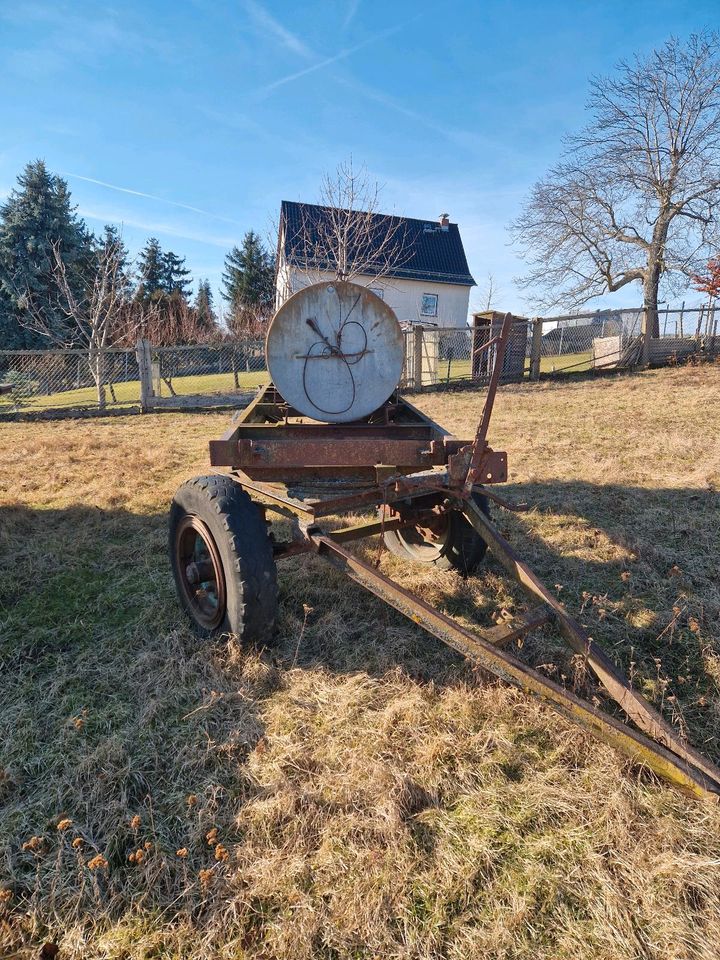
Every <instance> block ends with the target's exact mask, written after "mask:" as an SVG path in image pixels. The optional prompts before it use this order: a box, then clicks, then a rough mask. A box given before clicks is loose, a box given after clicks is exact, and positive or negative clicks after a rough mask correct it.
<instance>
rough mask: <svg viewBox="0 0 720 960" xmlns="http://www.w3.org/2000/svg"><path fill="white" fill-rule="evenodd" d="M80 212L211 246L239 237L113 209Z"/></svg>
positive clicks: (229, 243) (227, 243)
mask: <svg viewBox="0 0 720 960" xmlns="http://www.w3.org/2000/svg"><path fill="white" fill-rule="evenodd" d="M78 213H79V214H80V216H81V217H84V218H85V219H86V220H96V221H97V222H98V223H116V224H118V225H119V226H124V227H135V228H136V229H137V230H144V231H145V232H146V233H147V234H149V235H151V236H155V235H160V236H167V237H179V238H180V239H181V240H191V241H193V242H195V243H204V244H207V245H208V246H210V247H223V248H225V249H228V248H229V247H232V246H234V245H235V244H236V243H237V241H238V238H237V237H222V236H215V235H213V234H208V233H202V232H200V231H197V230H188V229H187V228H185V227H178V226H175V225H174V224H172V223H163V222H158V221H155V220H138V219H135V218H134V217H126V216H125V214H118V213H115V212H113V211H105V210H95V209H93V208H90V207H83V206H81V207H80V208H79V209H78Z"/></svg>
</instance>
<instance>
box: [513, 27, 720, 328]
mask: <svg viewBox="0 0 720 960" xmlns="http://www.w3.org/2000/svg"><path fill="white" fill-rule="evenodd" d="M590 90H591V93H590V100H589V104H588V108H589V110H590V111H591V114H592V119H591V121H590V123H589V124H588V126H587V127H586V128H585V129H584V130H583V131H581V132H580V133H579V134H576V135H574V136H572V137H570V138H568V140H567V150H566V153H565V156H564V158H563V160H562V161H561V162H560V163H558V164H557V165H556V166H555V167H554V168H553V169H551V170H550V172H549V173H548V175H547V176H546V177H545V178H544V179H543V180H541V181H539V182H538V183H537V184H536V185H535V186H534V188H533V190H532V192H531V195H530V198H529V201H528V203H527V205H526V208H525V210H524V212H523V213H522V215H521V216H520V217H519V218H518V220H517V221H516V222H515V223H514V224H513V232H514V235H515V238H516V241H517V242H518V243H519V245H520V246H521V248H522V249H523V250H524V252H525V254H526V256H527V258H528V261H529V264H530V270H529V271H528V273H527V275H526V276H524V277H522V278H520V281H519V282H520V283H521V285H522V286H524V287H526V288H533V289H538V290H540V291H542V296H541V302H542V305H543V306H548V307H554V306H563V307H567V308H570V309H573V308H577V307H579V306H581V305H582V304H584V303H586V302H587V301H588V300H591V299H592V298H593V297H596V296H599V295H601V294H603V293H607V292H613V291H616V290H619V289H621V288H622V287H623V286H626V285H627V284H629V283H633V282H635V281H638V282H640V283H641V284H642V286H643V298H644V305H645V307H646V308H647V310H648V316H649V318H650V322H651V324H652V326H655V327H656V325H657V302H658V294H659V288H660V283H661V282H663V283H665V284H672V283H673V282H674V281H673V274H675V276H676V277H677V276H679V275H681V274H682V275H685V276H692V275H693V273H695V274H696V273H697V272H698V270H699V268H700V266H701V265H702V264H703V263H704V262H705V261H706V260H707V257H708V255H709V253H711V252H713V251H714V250H715V249H717V245H718V243H719V242H720V220H719V217H718V214H719V212H720V43H719V40H718V36H717V35H716V34H709V33H706V34H701V35H695V36H692V37H690V39H689V40H688V42H687V43H685V44H682V43H681V42H680V41H678V40H676V39H671V40H669V41H668V42H667V43H666V44H665V45H664V46H663V47H662V48H661V49H660V50H656V51H654V52H653V53H651V54H650V56H649V57H647V58H646V59H639V58H636V59H635V60H633V61H632V62H630V63H628V62H623V63H621V64H620V65H619V67H618V70H617V72H616V74H615V75H613V76H612V77H601V78H597V79H594V80H593V81H592V82H591V85H590Z"/></svg>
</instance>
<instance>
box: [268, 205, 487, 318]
mask: <svg viewBox="0 0 720 960" xmlns="http://www.w3.org/2000/svg"><path fill="white" fill-rule="evenodd" d="M330 211H331V208H329V207H321V206H317V205H315V204H311V203H294V202H292V201H290V200H283V202H282V205H281V207H280V226H279V236H278V253H277V278H276V287H275V298H276V305H277V306H280V305H281V304H282V303H284V302H285V300H287V298H288V297H289V296H291V295H292V294H293V293H296V292H297V291H298V290H300V289H301V288H302V287H305V286H308V285H309V284H311V283H317V282H318V281H321V280H332V279H334V278H335V272H334V269H332V265H330V264H328V263H323V262H319V258H318V257H317V256H313V255H311V256H308V254H307V251H311V252H312V251H313V249H314V243H313V240H314V237H313V234H314V235H315V238H317V239H318V247H322V242H321V241H320V240H319V238H320V237H322V236H323V235H324V234H326V233H327V222H328V221H327V218H328V216H329V214H330ZM372 219H373V222H374V223H375V225H376V229H375V230H374V231H373V232H372V235H373V237H374V242H375V243H376V244H377V245H378V246H381V245H382V237H383V231H387V230H388V229H392V230H395V231H396V233H395V234H394V236H401V237H402V256H401V257H400V258H399V262H398V263H397V264H396V265H393V266H392V267H391V268H390V269H388V270H387V272H385V271H383V273H385V275H384V276H382V277H381V279H378V278H377V277H376V276H373V275H372V273H367V274H360V275H358V276H355V277H353V280H354V282H355V283H360V284H363V285H364V286H367V287H370V289H372V290H373V291H374V292H375V293H377V294H378V296H380V297H382V298H383V299H384V300H385V302H386V303H387V304H388V305H389V306H390V307H391V308H392V309H393V310H394V311H395V313H396V315H397V318H398V320H400V322H401V323H402V322H408V321H409V322H411V323H425V324H428V325H430V324H434V325H437V326H440V327H464V326H466V324H467V317H468V301H469V298H470V288H471V287H473V286H475V281H474V280H473V278H472V276H471V275H470V271H469V269H468V264H467V259H466V257H465V250H464V249H463V244H462V239H461V238H460V231H459V230H458V225H457V224H456V223H450V220H449V217H448V215H447V214H442V215H441V216H440V217H439V218H438V220H435V221H430V220H415V219H412V218H410V217H394V216H391V215H383V214H374V215H373V218H372ZM385 236H387V233H385Z"/></svg>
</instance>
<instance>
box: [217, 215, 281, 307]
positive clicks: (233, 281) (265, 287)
mask: <svg viewBox="0 0 720 960" xmlns="http://www.w3.org/2000/svg"><path fill="white" fill-rule="evenodd" d="M222 279H223V298H224V299H225V300H227V302H228V303H229V304H230V308H231V311H232V312H233V313H235V312H236V311H238V310H242V309H243V308H257V307H259V308H268V307H269V306H270V305H271V304H272V302H273V299H274V295H275V262H274V258H273V257H272V256H271V255H270V254H269V253H268V252H267V250H266V249H265V247H264V246H263V243H262V240H261V239H260V237H259V236H258V234H256V233H255V231H254V230H249V231H248V232H247V233H246V234H245V237H244V238H243V242H242V247H240V248H239V249H238V247H233V248H232V250H231V251H230V253H229V254H228V255H227V256H226V257H225V270H224V272H223V277H222Z"/></svg>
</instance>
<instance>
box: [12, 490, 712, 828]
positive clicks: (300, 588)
mask: <svg viewBox="0 0 720 960" xmlns="http://www.w3.org/2000/svg"><path fill="white" fill-rule="evenodd" d="M504 493H505V495H506V496H507V497H508V498H510V499H512V498H513V497H517V498H520V497H522V498H523V499H525V500H527V501H528V502H529V503H531V504H532V505H533V509H532V510H531V512H529V513H527V514H508V513H505V512H503V511H500V510H498V509H497V508H496V509H495V511H494V512H495V517H496V519H497V521H498V523H499V525H500V527H501V529H502V530H503V531H504V532H505V533H506V535H507V536H508V537H509V539H510V540H511V542H513V543H514V545H515V546H516V548H517V549H518V550H519V552H520V553H521V554H522V555H523V556H524V557H525V558H526V559H527V560H528V562H529V563H530V565H531V567H532V568H533V569H534V570H535V571H536V573H537V574H538V575H539V576H540V577H541V578H542V579H543V580H545V582H546V583H547V584H548V585H549V586H550V587H551V588H554V589H556V590H557V591H558V595H559V596H560V599H562V600H563V601H564V602H565V604H566V605H567V607H568V609H569V610H570V612H571V613H573V614H575V615H577V616H578V617H579V618H580V619H581V620H582V621H583V622H584V623H585V624H586V625H587V626H588V627H589V629H590V632H591V633H592V635H593V636H594V637H595V639H596V640H597V641H598V642H599V643H601V644H602V646H603V647H604V648H605V649H606V650H607V651H608V652H609V653H610V655H611V656H612V657H613V658H614V659H615V660H616V662H617V663H618V664H619V665H620V666H621V667H622V668H623V669H625V670H626V671H628V672H630V673H632V674H634V682H635V684H636V685H637V686H638V687H640V688H641V689H642V690H643V692H644V693H646V695H648V696H649V697H650V698H651V699H654V700H655V701H656V702H658V703H662V702H665V704H666V705H667V702H668V698H671V697H674V698H675V700H674V701H673V702H674V704H675V705H676V708H677V710H678V711H679V712H680V714H681V715H682V718H683V720H684V722H685V725H686V727H687V729H688V732H689V735H690V737H691V739H692V740H693V741H694V742H696V743H705V747H704V749H705V750H706V751H708V750H709V752H711V753H713V752H717V751H716V750H715V746H714V745H715V744H716V743H717V738H718V733H720V729H719V722H718V717H719V716H720V708H719V706H718V704H719V699H718V678H719V677H720V667H719V666H718V665H719V664H720V619H719V614H720V543H719V540H718V536H717V531H718V529H719V528H720V500H719V497H718V494H717V493H716V492H714V491H710V490H697V489H693V488H680V489H678V488H673V489H646V488H640V487H631V486H618V485H609V486H596V485H592V484H588V483H573V482H566V483H553V484H550V483H530V484H523V485H522V486H518V487H516V488H514V487H513V486H512V485H511V486H509V487H508V488H506V490H505V491H504ZM166 523H167V518H166V515H165V513H153V514H146V515H139V514H134V513H130V512H128V511H124V510H101V509H97V508H94V507H91V506H79V505H75V506H69V507H67V508H66V509H59V510H58V509H52V510H28V509H26V508H24V507H22V506H14V507H5V508H0V548H2V556H1V557H0V635H1V637H2V639H0V657H1V658H2V661H3V663H2V680H1V681H0V685H1V686H2V687H3V688H4V689H3V691H2V692H3V701H4V704H5V708H4V709H5V710H6V711H7V712H6V719H7V720H8V722H9V723H13V724H15V726H16V728H18V729H21V730H22V731H24V733H23V736H21V737H15V738H9V740H8V742H7V743H6V745H5V747H4V754H3V758H2V763H3V765H4V766H5V767H7V768H9V769H11V768H12V769H19V768H26V767H27V764H28V763H29V764H30V767H31V768H32V769H33V770H34V771H35V774H34V778H33V782H32V784H30V783H28V784H27V789H33V790H34V789H36V788H37V786H38V784H39V785H40V788H41V789H42V788H43V785H47V784H49V783H51V782H52V781H53V779H54V778H55V779H57V778H59V779H60V782H62V783H65V782H66V781H67V780H68V778H69V782H71V783H72V782H74V780H73V778H75V777H76V776H77V778H80V779H82V777H85V776H87V765H88V764H89V763H91V762H98V757H100V758H101V759H102V762H103V763H105V764H106V770H107V776H108V777H109V778H110V780H111V781H112V780H113V779H115V781H116V787H117V791H118V792H119V795H120V796H121V797H122V802H123V804H124V805H125V807H126V808H127V809H128V810H131V809H135V808H140V807H142V806H143V804H145V802H146V799H145V798H146V797H148V796H151V795H154V794H156V792H158V791H160V792H163V793H164V794H165V800H164V801H163V802H164V803H167V804H170V807H171V808H174V807H178V809H179V808H180V807H181V806H182V804H183V803H184V796H185V794H186V793H188V792H192V789H193V786H192V782H191V779H192V777H190V776H189V777H188V778H187V779H186V780H184V781H182V782H172V776H171V771H172V770H175V769H176V764H177V760H178V757H179V756H180V757H184V756H187V758H188V764H187V769H188V770H196V769H197V765H196V761H195V759H193V757H194V754H195V753H202V754H203V755H204V756H205V758H206V760H205V761H204V762H205V763H206V764H207V765H208V768H209V769H211V771H212V772H213V775H214V776H216V777H217V780H218V783H219V784H220V786H219V789H222V790H225V791H229V792H230V793H232V794H236V795H237V794H242V793H243V792H245V791H247V790H249V789H250V788H249V787H248V785H247V782H246V780H245V774H244V773H243V769H244V766H245V765H244V763H243V762H242V761H243V760H244V758H245V757H246V756H247V755H248V754H249V753H250V751H252V749H253V748H254V746H255V745H256V744H257V743H258V741H259V740H260V739H261V738H262V736H263V732H264V728H263V722H262V717H261V714H262V710H263V706H262V701H263V699H264V698H265V697H267V696H268V695H271V694H272V692H273V691H274V690H275V689H277V686H278V684H280V683H281V682H282V677H283V676H284V675H285V673H286V672H287V671H288V670H289V669H291V668H296V669H300V670H311V669H316V668H318V667H319V668H321V669H324V670H327V671H330V672H334V673H340V674H354V673H361V674H369V675H371V676H375V677H384V676H387V675H389V674H391V673H392V672H394V671H398V670H399V671H401V672H402V673H403V674H405V675H406V676H407V677H409V678H411V679H412V680H414V681H416V682H418V683H420V684H424V683H427V682H432V683H433V684H434V685H436V686H443V685H453V684H456V683H458V682H474V681H475V675H474V672H473V667H472V665H470V664H468V663H467V662H466V661H465V660H464V659H463V658H461V657H460V656H458V655H456V654H455V653H453V652H452V651H450V650H448V649H447V648H445V647H444V646H443V645H442V644H441V643H440V642H439V641H437V640H435V639H434V638H433V637H430V636H429V635H427V634H425V633H424V632H423V631H422V630H420V629H419V628H418V627H416V626H415V625H414V624H412V623H410V622H408V621H407V620H406V619H405V618H403V617H402V616H401V615H400V614H398V613H396V612H395V611H393V610H391V609H390V608H389V607H387V606H386V605H385V604H383V603H381V602H380V601H378V600H376V599H375V598H374V597H372V596H370V595H369V594H367V593H365V592H364V591H363V590H362V589H361V588H360V587H357V586H355V585H354V584H352V583H350V582H349V581H347V580H346V579H345V578H343V577H342V575H340V574H339V573H337V572H336V571H335V570H334V569H332V568H330V567H329V565H327V564H325V563H324V562H323V561H322V560H321V559H319V558H316V557H311V556H302V557H298V558H295V559H292V560H288V561H286V562H285V564H284V565H281V566H280V569H279V580H280V598H281V605H280V618H279V629H278V636H277V641H276V643H275V644H274V645H273V646H272V647H271V648H268V649H266V650H263V651H250V652H247V651H244V652H241V651H239V650H238V649H237V645H235V644H234V642H233V641H232V639H231V640H230V641H228V640H227V639H225V640H222V641H218V642H217V643H214V644H208V643H203V642H201V641H198V640H196V639H194V638H193V637H192V636H191V634H190V631H189V630H188V629H187V626H186V625H185V623H184V621H183V618H182V616H181V614H180V611H179V609H178V605H177V602H176V599H175V594H174V590H173V586H172V581H171V576H170V571H169V564H168V562H167V554H166ZM358 549H359V550H362V551H364V555H365V556H366V558H367V559H369V560H371V561H375V560H376V559H378V558H380V561H379V562H380V565H381V568H383V569H388V568H387V566H386V565H387V564H388V562H389V561H388V558H387V555H385V554H383V556H382V557H380V553H379V551H378V541H377V539H375V540H373V541H368V542H367V544H366V545H364V546H363V547H359V548H358ZM390 562H391V567H390V569H388V572H390V573H391V574H392V575H393V576H394V577H395V578H396V579H398V580H400V581H401V582H403V583H406V585H408V586H409V587H410V588H411V589H413V590H416V591H417V592H418V594H419V595H423V596H425V598H426V599H429V600H430V601H431V602H433V603H436V604H437V605H438V606H440V607H441V608H443V609H445V610H446V611H447V612H449V613H451V614H452V615H454V616H459V617H461V618H464V619H465V620H466V622H472V621H473V620H476V621H478V622H480V623H486V624H489V623H490V622H491V621H490V614H491V612H492V610H494V609H495V608H496V607H497V605H498V603H497V600H498V597H497V591H498V589H499V584H500V583H501V580H502V582H503V583H504V582H505V581H504V578H501V569H500V568H499V566H498V565H497V564H496V562H495V561H494V560H492V559H490V560H489V561H488V562H487V564H485V565H484V568H483V569H482V570H480V571H479V573H478V576H477V578H476V579H475V580H463V579H461V578H460V577H458V576H456V575H454V574H447V575H445V576H443V577H442V578H439V577H433V575H432V572H429V573H427V572H425V571H418V570H417V568H415V567H409V566H408V567H406V566H405V565H404V564H401V563H399V562H398V561H390ZM392 564H394V566H392ZM406 578H407V579H406ZM423 578H424V580H423ZM503 589H505V588H503ZM505 602H506V604H507V606H508V607H510V608H511V612H512V606H513V603H517V608H518V609H519V608H520V606H521V599H520V594H519V592H518V591H517V590H513V589H508V593H507V595H506V597H505ZM520 655H521V656H522V658H523V659H525V660H527V661H528V662H531V663H535V664H536V665H537V664H541V663H542V664H546V663H548V662H556V663H558V664H559V667H560V669H562V668H563V666H564V665H567V663H569V657H567V654H566V652H565V649H564V647H563V646H562V644H561V643H560V642H559V641H558V640H557V638H555V636H554V635H553V634H552V631H548V630H543V631H540V632H539V633H538V634H537V636H536V637H535V638H534V639H530V638H528V640H527V641H526V643H525V646H524V649H523V650H522V652H521V654H520ZM673 709H675V707H674V708H673ZM81 731H84V734H83V736H85V737H87V735H88V734H92V738H94V739H92V743H91V745H92V750H90V752H89V753H87V752H86V753H83V754H82V756H83V758H84V759H82V760H81V762H80V765H79V767H78V769H77V772H73V771H74V769H75V768H74V767H73V766H72V764H70V765H68V764H69V760H68V757H69V755H70V753H69V751H71V750H72V749H74V746H73V745H74V744H75V740H74V739H73V738H74V737H75V734H76V733H78V732H81ZM53 738H55V739H56V740H57V749H56V750H51V751H50V753H49V754H47V753H46V752H45V751H44V748H43V750H40V748H39V747H38V744H43V743H45V742H47V741H48V740H52V739H53ZM148 738H149V739H151V740H152V741H153V742H154V744H155V746H154V747H153V751H154V754H155V760H154V761H153V765H152V769H150V768H148V761H147V753H146V752H145V751H144V750H143V749H139V748H138V749H136V748H135V745H136V744H141V745H142V744H145V745H147V741H148ZM209 742H211V743H213V744H215V745H216V747H217V749H215V748H214V749H213V751H208V750H207V743H209ZM218 745H219V746H218ZM28 751H30V752H29V754H28ZM35 751H39V752H37V753H36V752H35ZM93 751H94V752H93ZM93 757H94V760H93V759H91V758H93ZM228 757H233V758H234V759H236V760H238V761H240V762H238V763H234V764H228V763H227V758H228ZM206 772H207V771H206ZM67 789H68V790H70V787H68V788H67ZM74 789H77V790H80V782H79V780H78V783H77V784H76V786H75V788H74ZM72 792H73V790H70V793H72ZM61 795H62V791H61Z"/></svg>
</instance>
